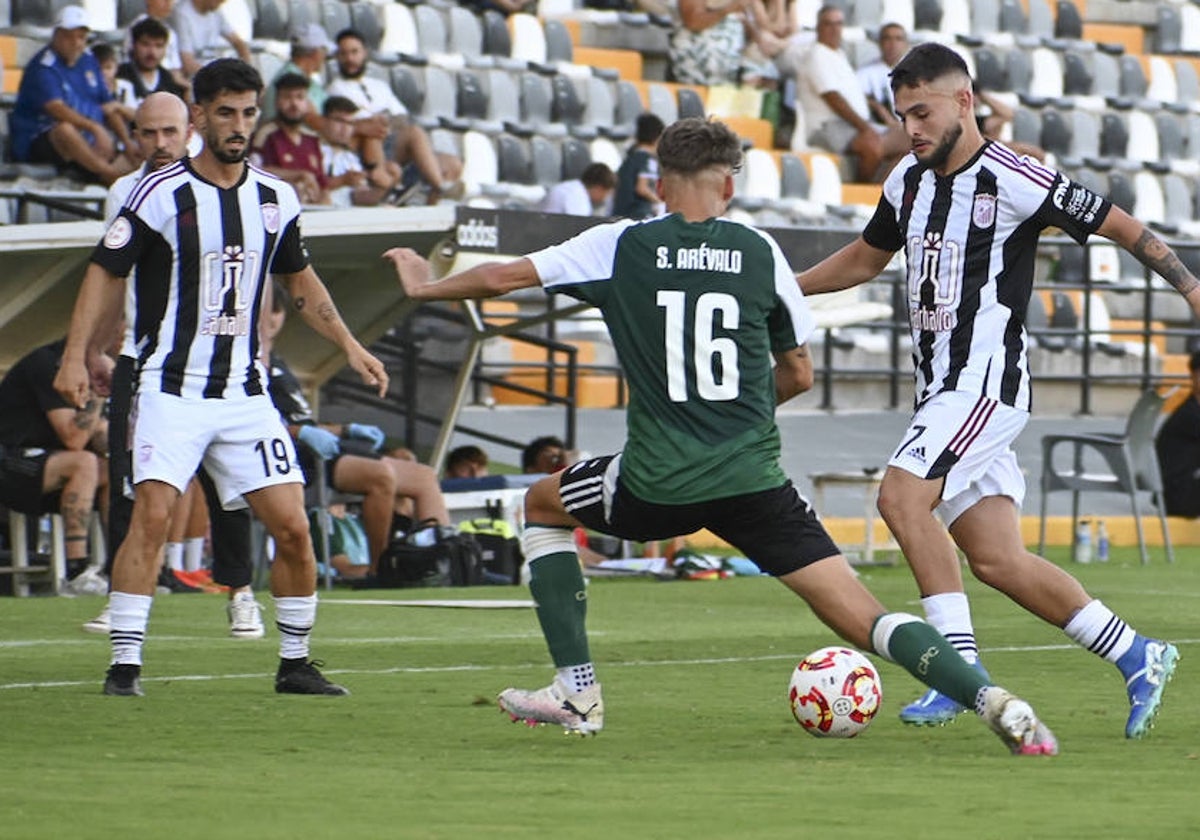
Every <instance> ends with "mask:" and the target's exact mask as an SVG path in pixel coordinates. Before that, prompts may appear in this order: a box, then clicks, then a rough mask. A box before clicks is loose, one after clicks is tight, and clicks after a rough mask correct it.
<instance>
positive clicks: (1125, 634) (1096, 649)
mask: <svg viewBox="0 0 1200 840" xmlns="http://www.w3.org/2000/svg"><path fill="white" fill-rule="evenodd" d="M1063 632H1064V633H1066V634H1067V636H1068V637H1070V638H1071V640H1072V641H1074V642H1075V643H1077V644H1079V645H1082V646H1083V647H1085V648H1087V649H1088V650H1090V651H1091V652H1092V653H1094V654H1096V655H1097V656H1099V657H1102V658H1104V659H1105V660H1107V661H1109V662H1111V663H1113V664H1114V665H1116V664H1117V660H1118V659H1120V658H1121V657H1122V656H1124V655H1125V652H1126V651H1127V650H1129V648H1130V647H1132V646H1133V640H1134V638H1135V637H1136V636H1137V633H1136V632H1134V630H1133V628H1132V627H1130V626H1129V625H1128V624H1126V623H1125V622H1124V621H1122V620H1121V617H1120V616H1118V615H1117V614H1116V613H1114V612H1113V611H1112V610H1110V609H1109V608H1108V607H1106V606H1104V604H1102V603H1100V599H1099V598H1097V599H1096V600H1094V601H1092V602H1090V603H1089V604H1088V605H1087V606H1086V607H1084V608H1083V609H1081V610H1080V611H1079V612H1077V613H1075V615H1073V616H1071V620H1070V621H1068V622H1067V626H1066V627H1064V628H1063Z"/></svg>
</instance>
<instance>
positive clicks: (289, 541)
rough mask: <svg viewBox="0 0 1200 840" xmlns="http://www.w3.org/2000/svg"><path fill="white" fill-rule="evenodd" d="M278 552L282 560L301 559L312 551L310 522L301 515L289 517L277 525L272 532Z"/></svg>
mask: <svg viewBox="0 0 1200 840" xmlns="http://www.w3.org/2000/svg"><path fill="white" fill-rule="evenodd" d="M271 537H272V538H273V539H274V540H275V547H276V551H277V552H278V554H279V556H280V557H281V558H293V557H301V556H304V555H306V554H308V553H310V552H311V551H312V537H311V536H310V535H309V531H308V521H307V520H306V519H305V518H304V517H303V516H300V515H297V516H287V517H285V518H283V519H281V520H280V521H279V522H277V523H275V527H274V528H273V529H272V531H271Z"/></svg>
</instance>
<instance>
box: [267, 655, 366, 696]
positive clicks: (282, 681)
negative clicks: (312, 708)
mask: <svg viewBox="0 0 1200 840" xmlns="http://www.w3.org/2000/svg"><path fill="white" fill-rule="evenodd" d="M324 664H325V663H324V662H321V661H320V660H316V659H314V660H312V661H311V662H309V661H306V660H303V659H291V660H289V659H284V660H281V661H280V663H279V671H278V672H277V673H276V674H275V693H276V694H325V695H329V696H334V697H341V696H344V695H346V694H349V693H350V692H349V691H347V690H346V689H345V688H343V687H342V686H340V685H338V684H337V683H331V682H330V681H329V680H327V679H325V675H324V674H322V673H321V672H320V671H318V670H317V666H318V665H324Z"/></svg>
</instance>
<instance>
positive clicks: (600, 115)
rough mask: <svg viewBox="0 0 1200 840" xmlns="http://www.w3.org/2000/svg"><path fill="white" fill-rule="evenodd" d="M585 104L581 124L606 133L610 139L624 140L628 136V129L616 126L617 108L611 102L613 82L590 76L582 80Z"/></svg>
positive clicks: (614, 88)
mask: <svg viewBox="0 0 1200 840" xmlns="http://www.w3.org/2000/svg"><path fill="white" fill-rule="evenodd" d="M583 90H584V93H585V97H584V99H585V103H584V109H583V124H584V125H588V126H595V127H596V129H597V130H599V131H600V132H603V133H607V134H608V135H609V136H610V137H617V138H618V139H625V138H626V137H628V136H629V129H628V128H618V126H617V124H616V114H617V106H616V102H614V101H613V91H614V90H616V87H615V85H614V83H613V82H610V81H609V80H607V79H601V78H599V77H597V76H590V77H588V78H587V79H584V80H583Z"/></svg>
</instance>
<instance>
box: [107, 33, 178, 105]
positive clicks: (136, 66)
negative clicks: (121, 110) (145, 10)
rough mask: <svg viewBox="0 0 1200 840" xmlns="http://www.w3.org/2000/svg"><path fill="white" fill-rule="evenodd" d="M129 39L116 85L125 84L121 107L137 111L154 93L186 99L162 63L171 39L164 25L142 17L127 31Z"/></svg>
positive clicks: (173, 77)
mask: <svg viewBox="0 0 1200 840" xmlns="http://www.w3.org/2000/svg"><path fill="white" fill-rule="evenodd" d="M129 37H130V40H131V44H130V48H129V53H128V55H129V57H128V59H127V60H126V61H125V63H123V64H122V65H121V66H120V67H118V68H117V84H118V85H121V83H122V82H124V85H122V88H123V89H124V90H125V91H128V92H127V93H126V94H124V95H123V96H122V97H119V98H120V99H121V101H122V102H123V104H125V105H130V106H132V107H133V108H137V107H138V106H139V105H141V104H142V101H143V100H144V99H145V98H146V97H147V96H149V95H150V94H152V93H154V92H156V91H164V92H166V93H173V94H175V95H176V96H178V97H180V98H181V99H184V98H186V97H187V90H186V89H185V88H184V86H183V85H181V84H180V83H179V82H178V81H177V80H176V79H175V76H174V75H173V74H172V73H171V72H170V71H169V70H168V69H167V68H166V65H165V64H164V63H163V58H164V56H165V55H166V51H167V43H168V40H169V39H170V37H171V33H170V30H168V29H167V27H166V25H165V24H163V23H162V21H160V20H158V19H157V18H153V17H143V18H142V19H141V20H139V21H138V22H137V23H135V24H134V25H133V26H132V27H130V30H129Z"/></svg>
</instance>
